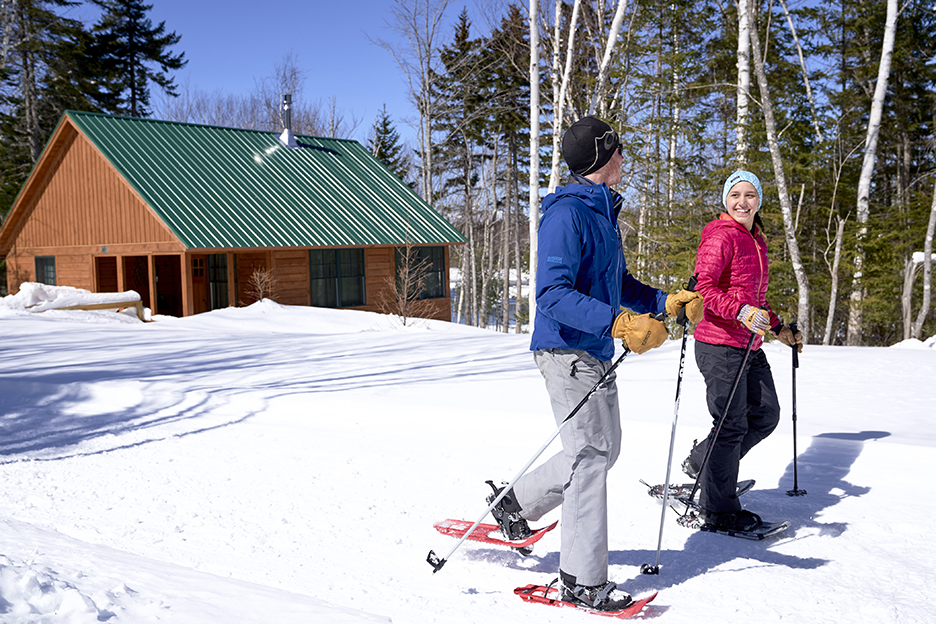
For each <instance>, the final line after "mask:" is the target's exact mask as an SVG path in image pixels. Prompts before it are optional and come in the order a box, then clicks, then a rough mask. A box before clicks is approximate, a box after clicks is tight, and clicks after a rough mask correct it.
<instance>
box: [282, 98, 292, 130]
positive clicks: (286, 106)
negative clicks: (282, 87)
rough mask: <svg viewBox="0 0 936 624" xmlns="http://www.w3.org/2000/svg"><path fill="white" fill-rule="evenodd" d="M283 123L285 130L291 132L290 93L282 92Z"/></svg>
mask: <svg viewBox="0 0 936 624" xmlns="http://www.w3.org/2000/svg"><path fill="white" fill-rule="evenodd" d="M283 123H284V124H285V126H286V130H289V131H290V132H292V94H291V93H284V94H283Z"/></svg>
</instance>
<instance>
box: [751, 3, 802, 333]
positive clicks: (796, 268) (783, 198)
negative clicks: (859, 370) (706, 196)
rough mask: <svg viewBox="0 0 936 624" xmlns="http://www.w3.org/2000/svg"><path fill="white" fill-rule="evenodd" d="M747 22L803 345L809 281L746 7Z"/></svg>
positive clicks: (767, 89)
mask: <svg viewBox="0 0 936 624" xmlns="http://www.w3.org/2000/svg"><path fill="white" fill-rule="evenodd" d="M748 21H749V22H750V25H751V28H750V32H751V47H752V48H753V50H752V52H753V53H754V70H755V72H756V74H757V86H758V88H759V89H760V95H761V106H762V107H763V110H764V122H765V124H766V126H767V143H768V145H769V146H770V160H771V162H772V163H773V170H774V177H775V178H776V181H777V194H778V195H779V196H780V210H781V212H782V213H783V232H784V236H785V238H786V244H787V248H788V249H789V250H790V263H791V264H792V265H793V273H794V275H795V276H796V285H797V290H798V293H797V295H798V297H797V309H796V321H797V322H798V323H799V326H800V328H801V329H802V331H803V341H804V342H805V341H807V340H808V338H809V278H808V277H807V275H806V268H805V267H804V266H803V260H802V258H801V257H800V251H799V243H797V241H796V230H795V228H794V225H793V206H792V204H791V203H790V192H789V189H787V183H786V174H785V173H784V171H783V158H782V157H781V155H780V145H779V144H778V143H777V126H776V123H775V121H774V116H773V105H772V104H771V100H770V87H769V86H768V84H767V74H766V72H765V70H764V60H763V56H762V55H761V50H760V38H759V36H758V34H757V24H756V22H755V21H754V7H753V6H752V3H749V4H748Z"/></svg>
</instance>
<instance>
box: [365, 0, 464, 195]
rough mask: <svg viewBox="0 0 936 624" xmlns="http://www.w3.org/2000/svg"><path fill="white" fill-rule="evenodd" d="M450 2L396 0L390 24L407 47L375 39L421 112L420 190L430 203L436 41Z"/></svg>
mask: <svg viewBox="0 0 936 624" xmlns="http://www.w3.org/2000/svg"><path fill="white" fill-rule="evenodd" d="M448 5H449V0H394V1H393V5H392V6H391V8H390V11H391V13H392V14H393V21H392V22H390V23H388V26H389V27H390V29H391V30H393V31H394V32H396V34H397V35H399V37H400V40H401V41H405V42H406V44H407V45H406V46H405V47H404V46H403V45H402V44H396V43H393V42H389V41H385V40H382V39H377V40H376V41H375V42H376V43H377V44H378V45H379V46H381V47H382V48H383V49H385V50H386V51H387V52H389V53H390V55H391V56H393V58H394V60H395V61H396V63H397V66H399V68H400V70H401V71H402V72H403V74H404V76H406V81H407V85H408V87H409V92H410V97H411V98H412V99H413V103H414V104H415V105H416V110H417V111H418V112H419V125H418V130H417V140H418V141H419V171H420V175H419V178H420V192H421V194H422V196H423V198H424V199H425V200H426V201H428V202H430V203H431V202H432V192H433V179H432V171H433V164H432V156H433V154H432V131H433V124H432V120H433V117H434V116H435V114H436V110H435V109H436V102H435V98H434V97H433V84H434V82H435V78H434V68H435V66H436V64H437V62H438V56H439V50H438V47H437V45H436V41H437V38H438V31H439V28H440V27H441V25H442V20H443V18H444V17H445V11H446V9H447V8H448Z"/></svg>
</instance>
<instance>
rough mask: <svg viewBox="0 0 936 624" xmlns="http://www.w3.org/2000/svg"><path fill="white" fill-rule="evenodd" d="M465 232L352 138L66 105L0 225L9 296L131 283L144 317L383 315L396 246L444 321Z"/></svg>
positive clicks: (115, 288) (0, 247)
mask: <svg viewBox="0 0 936 624" xmlns="http://www.w3.org/2000/svg"><path fill="white" fill-rule="evenodd" d="M464 242H465V238H464V237H463V236H462V234H461V233H460V232H459V231H458V230H457V229H455V227H454V226H453V225H452V224H451V223H449V222H448V221H446V220H445V219H444V218H443V217H442V216H441V215H440V214H438V213H437V212H436V211H435V210H434V209H433V208H432V207H431V206H429V205H428V204H427V203H426V202H425V201H423V200H422V198H420V197H419V196H418V195H417V194H416V193H414V192H413V191H412V189H410V188H409V187H408V186H406V185H405V184H403V182H401V181H400V179H399V178H397V177H396V176H394V175H393V174H392V173H390V171H389V170H388V169H387V168H386V167H384V165H383V164H382V163H381V162H380V161H379V160H377V159H376V158H375V157H374V156H372V155H371V154H370V153H369V152H368V151H367V150H366V149H364V147H363V146H362V145H361V144H359V143H358V142H356V141H350V140H341V139H324V138H318V137H309V136H292V135H291V133H289V132H288V131H287V132H284V133H283V135H282V136H280V135H278V134H276V133H273V132H259V131H254V130H239V129H235V128H222V127H216V126H205V125H197V124H185V123H175V122H165V121H157V120H153V119H138V118H132V117H120V116H112V115H102V114H96V113H82V112H75V111H67V112H66V113H65V114H64V115H63V117H62V119H61V121H60V122H59V124H58V126H57V127H56V129H55V131H54V133H53V134H52V137H51V138H50V139H49V142H48V144H47V145H46V146H45V149H44V151H43V153H42V155H41V156H40V158H39V160H38V162H37V163H36V166H35V167H34V169H33V171H32V173H31V174H30V176H29V179H28V180H27V181H26V183H25V184H24V185H23V188H22V189H21V190H20V193H19V195H18V196H17V197H16V200H15V201H14V203H13V206H12V208H11V209H10V212H9V214H8V215H7V218H6V219H5V220H4V222H3V224H2V226H0V257H5V258H6V264H7V287H8V289H9V291H10V292H11V293H15V292H17V291H18V289H19V285H20V284H22V283H23V282H27V281H35V282H41V283H45V284H53V285H59V286H74V287H77V288H84V289H86V290H90V291H92V292H120V291H125V290H135V291H137V292H138V293H140V296H141V298H142V300H143V304H144V305H145V306H147V307H149V308H151V309H152V311H153V313H154V314H169V315H173V316H187V315H191V314H198V313H200V312H207V311H209V310H214V309H217V308H222V307H227V306H234V305H244V304H249V303H252V302H253V299H252V298H251V296H250V293H251V292H255V289H252V288H251V286H250V282H251V276H252V275H253V274H254V272H255V271H257V270H258V269H259V270H260V272H261V273H263V272H266V273H267V275H270V276H272V277H273V278H274V279H275V281H276V285H277V291H276V292H277V296H275V297H274V299H275V300H276V301H277V302H278V303H281V304H286V305H312V306H321V307H334V308H353V309H357V310H371V311H381V305H380V304H381V301H382V299H383V298H385V297H386V295H387V294H388V292H389V291H390V290H392V283H393V281H392V280H393V279H394V276H395V275H396V274H397V270H398V268H397V267H398V264H399V262H400V256H401V254H400V253H399V252H398V251H397V250H398V249H400V248H401V247H403V246H405V245H409V246H411V247H410V248H411V249H412V248H415V249H416V250H417V251H418V254H419V257H420V259H422V260H424V261H425V262H426V263H427V265H428V268H429V271H428V275H427V279H426V280H425V283H424V287H423V291H422V294H421V298H423V299H427V300H431V302H432V306H431V309H432V312H431V317H432V318H437V319H441V320H450V319H451V304H450V293H449V279H448V274H449V248H450V247H451V246H452V245H457V244H463V243H464Z"/></svg>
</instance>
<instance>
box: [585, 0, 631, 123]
mask: <svg viewBox="0 0 936 624" xmlns="http://www.w3.org/2000/svg"><path fill="white" fill-rule="evenodd" d="M625 12H627V0H618V3H617V10H616V11H615V12H614V19H613V20H612V21H611V32H610V33H608V42H607V43H606V44H605V50H604V56H603V57H602V59H601V67H600V68H599V69H598V82H597V84H596V85H595V91H594V92H593V93H592V96H591V102H590V103H589V105H588V114H589V115H594V114H595V113H596V112H597V110H598V103H599V102H601V103H602V104H601V111H600V112H601V115H602V116H604V115H605V114H606V112H607V111H606V110H605V107H604V101H605V93H604V90H605V84H606V83H607V82H608V68H609V67H610V66H611V55H612V54H613V53H614V47H615V45H617V39H618V35H620V33H621V24H623V23H624V13H625Z"/></svg>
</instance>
